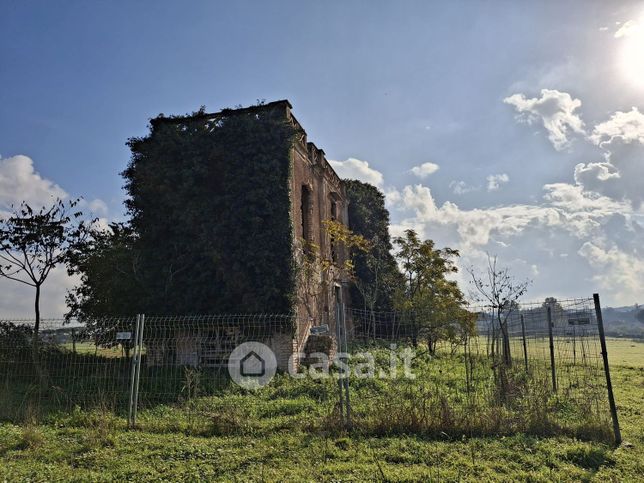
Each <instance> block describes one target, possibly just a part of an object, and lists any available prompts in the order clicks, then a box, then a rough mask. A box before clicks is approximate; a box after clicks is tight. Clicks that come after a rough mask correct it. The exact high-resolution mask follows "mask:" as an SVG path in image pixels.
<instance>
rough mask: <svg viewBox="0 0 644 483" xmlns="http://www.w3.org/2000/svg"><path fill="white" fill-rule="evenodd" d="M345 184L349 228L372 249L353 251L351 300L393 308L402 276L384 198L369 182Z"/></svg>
mask: <svg viewBox="0 0 644 483" xmlns="http://www.w3.org/2000/svg"><path fill="white" fill-rule="evenodd" d="M344 184H345V187H346V192H347V197H348V200H349V210H348V211H349V227H350V229H351V230H352V231H353V232H354V233H356V234H358V235H361V236H362V237H363V238H364V239H365V240H367V242H368V243H369V250H354V251H353V252H352V253H351V259H352V260H353V264H354V268H355V284H354V285H353V287H352V290H351V300H352V301H353V303H354V304H355V305H357V306H360V305H362V306H363V307H364V308H365V309H369V310H371V311H374V310H392V309H393V305H394V293H395V291H396V289H397V287H399V286H400V285H401V284H402V276H401V274H400V271H399V270H398V266H397V265H396V260H395V259H394V257H393V255H392V253H391V251H392V248H393V247H392V245H391V240H390V236H389V212H388V211H387V209H386V208H385V197H384V196H383V194H382V193H381V192H380V190H378V188H376V187H375V186H372V185H370V184H368V183H363V182H361V181H357V180H344Z"/></svg>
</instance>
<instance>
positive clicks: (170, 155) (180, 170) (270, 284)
mask: <svg viewBox="0 0 644 483" xmlns="http://www.w3.org/2000/svg"><path fill="white" fill-rule="evenodd" d="M294 139H295V128H294V126H293V125H292V123H291V122H289V120H288V119H287V109H286V106H285V105H284V103H280V102H278V103H271V104H267V105H263V106H256V107H253V108H248V109H239V110H234V111H233V110H224V111H222V112H221V113H218V114H215V115H213V114H207V113H205V112H203V110H202V111H199V112H196V113H194V114H192V115H189V116H176V117H165V116H163V115H161V116H159V117H157V118H155V119H152V120H151V122H150V132H149V134H148V135H147V136H145V137H142V138H133V139H131V140H130V141H129V143H128V145H129V147H130V148H131V151H132V158H131V160H130V163H129V165H128V167H127V169H126V170H125V171H124V172H123V176H124V178H125V180H126V185H125V188H126V190H127V193H128V195H129V197H128V199H127V201H126V205H127V208H128V211H129V214H130V215H131V223H132V227H133V228H134V230H135V231H136V232H137V234H138V241H137V249H138V258H139V259H138V261H137V263H138V265H139V266H138V267H137V269H136V272H137V274H138V275H137V276H138V277H139V278H140V281H141V285H142V286H143V287H144V288H145V294H144V295H143V297H144V299H145V302H144V305H145V307H142V310H145V311H146V313H150V314H152V313H157V314H199V313H211V314H212V313H257V312H264V313H267V312H271V313H290V312H292V310H293V303H294V295H293V294H294V287H295V277H294V270H293V263H292V260H293V235H292V220H291V216H290V206H291V201H290V185H291V183H290V176H291V164H292V162H291V159H290V156H291V147H292V145H293V142H294Z"/></svg>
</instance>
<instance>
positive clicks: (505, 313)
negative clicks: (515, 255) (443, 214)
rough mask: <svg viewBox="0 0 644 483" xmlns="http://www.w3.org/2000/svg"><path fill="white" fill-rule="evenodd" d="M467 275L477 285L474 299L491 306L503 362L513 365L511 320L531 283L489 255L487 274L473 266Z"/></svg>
mask: <svg viewBox="0 0 644 483" xmlns="http://www.w3.org/2000/svg"><path fill="white" fill-rule="evenodd" d="M468 272H469V274H470V277H471V281H470V283H471V284H472V285H473V286H474V291H473V293H472V298H474V300H476V301H477V302H483V303H486V304H488V305H489V307H490V309H492V311H493V314H494V319H495V321H496V323H497V325H498V327H499V329H500V331H501V338H502V342H503V361H504V363H505V365H506V366H508V367H509V366H511V365H512V357H511V354H510V335H509V333H508V318H509V317H510V314H511V313H512V312H514V311H515V310H517V309H518V303H517V301H518V300H519V299H520V298H521V297H522V296H523V295H525V293H526V292H527V290H528V286H529V285H530V280H524V281H519V280H517V279H516V278H515V277H514V276H513V275H512V274H511V273H510V269H509V268H507V267H498V263H497V257H496V255H494V256H491V255H490V254H489V253H488V255H487V267H486V271H485V273H484V274H479V272H477V271H476V269H475V268H474V267H470V268H469V269H468ZM556 303H557V302H556V300H554V299H553V300H546V304H553V305H554V304H556Z"/></svg>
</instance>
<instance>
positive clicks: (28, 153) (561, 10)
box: [0, 1, 644, 315]
mask: <svg viewBox="0 0 644 483" xmlns="http://www.w3.org/2000/svg"><path fill="white" fill-rule="evenodd" d="M643 14H644V4H641V3H637V2H601V1H563V2H555V1H545V2H510V1H496V2H483V1H481V2H477V1H462V2H459V1H451V2H441V3H439V2H424V1H423V2H411V1H400V2H393V1H391V2H383V1H364V2H358V1H342V2H340V1H337V2H301V1H300V2H286V1H276V2H259V1H257V2H216V1H209V2H197V1H195V2H163V1H155V2H152V1H149V2H117V1H115V2H85V1H83V2H81V1H77V2H73V1H62V2H18V1H15V2H12V1H5V2H3V5H2V7H0V106H2V108H1V109H0V155H1V156H2V158H0V205H2V204H4V205H7V204H9V203H10V202H15V201H20V199H22V198H30V197H31V198H30V199H32V200H34V201H40V200H45V199H46V197H47V195H48V194H51V193H58V194H60V193H66V194H68V195H69V196H80V195H82V196H83V197H84V198H85V199H86V200H87V202H88V204H89V205H90V206H91V208H93V209H94V211H95V212H96V213H97V214H98V215H99V216H101V217H104V218H106V219H118V218H121V217H122V216H123V208H122V204H121V203H122V200H123V192H122V190H121V186H122V184H123V182H122V179H121V178H120V176H119V172H120V171H121V170H123V168H124V167H125V165H126V163H127V161H128V157H129V153H128V150H127V148H126V147H125V142H126V140H127V138H128V137H131V136H137V135H142V134H144V133H145V132H146V125H147V120H148V118H150V117H152V116H155V115H157V114H158V113H161V112H163V113H165V114H178V113H186V112H189V111H193V110H196V109H198V108H199V107H200V106H201V105H205V106H206V108H207V109H208V110H211V111H216V110H219V109H221V108H224V107H231V106H234V105H238V104H242V105H249V104H253V103H255V102H256V100H257V99H266V100H267V101H271V100H276V99H282V98H287V99H289V100H290V101H291V103H292V104H293V106H294V113H295V115H296V116H297V118H298V120H299V121H300V122H301V123H302V125H303V126H304V127H305V129H306V130H307V132H308V135H309V139H311V140H312V141H314V142H315V143H316V144H317V145H318V146H319V147H321V148H323V149H324V150H325V151H326V153H327V156H328V157H329V158H330V159H332V160H336V161H337V162H336V163H334V164H335V166H336V169H337V170H338V171H339V172H340V174H341V175H345V176H354V177H359V178H362V179H367V180H377V181H378V182H380V179H382V182H380V187H381V189H383V191H384V192H385V193H386V194H387V199H388V206H389V208H390V210H391V213H392V220H393V225H394V226H393V227H392V228H393V231H394V232H399V231H400V230H402V229H403V228H405V227H414V228H416V229H417V230H419V231H420V232H422V233H423V234H424V235H425V236H427V237H430V238H434V239H436V241H437V242H438V243H439V244H442V245H450V246H455V247H458V248H461V250H462V252H463V260H462V261H461V265H462V266H467V265H469V264H474V265H479V264H480V263H481V262H482V260H483V258H484V253H485V251H489V252H491V253H497V254H498V255H499V257H500V258H501V259H502V261H503V262H504V263H505V264H507V265H509V266H511V267H512V268H513V270H515V271H516V273H517V274H518V275H520V276H522V277H523V276H525V277H530V278H532V279H533V280H534V283H533V286H532V287H531V291H530V294H529V298H532V299H538V298H542V297H544V296H547V295H555V296H559V297H572V296H585V295H588V294H590V293H592V292H593V291H599V292H600V293H602V295H603V296H604V300H605V301H606V302H608V303H612V304H627V303H634V302H636V301H640V302H642V301H644V294H643V290H642V288H641V287H642V286H644V254H643V253H642V250H643V249H642V248H641V246H643V245H644V244H643V243H642V242H644V235H643V231H644V228H643V226H644V221H643V216H644V212H643V211H642V205H641V201H642V194H641V193H643V192H644V190H642V187H643V185H644V183H643V182H642V181H641V179H644V178H640V179H638V176H639V175H643V176H644V167H643V165H644V148H643V147H642V144H644V122H643V121H642V119H641V117H642V114H641V112H642V111H644V42H642V39H643V38H644V34H643V33H642V29H641V28H640V25H641V23H642V15H643ZM642 28H644V27H642ZM638 74H642V75H641V76H640V75H638ZM633 108H635V109H633ZM620 114H621V115H620ZM425 163H431V164H426V165H425V168H424V169H421V168H419V167H420V166H422V165H423V164H425ZM434 165H435V166H438V169H436V168H435V167H434ZM414 167H417V169H416V174H414V171H413V168H414ZM380 175H381V177H380ZM3 177H4V180H3ZM3 190H4V191H3ZM0 209H1V206H0ZM626 269H628V270H626ZM70 283H71V282H70V281H69V280H67V279H66V278H65V276H64V274H63V273H59V274H56V275H55V276H54V278H53V279H52V280H51V281H50V287H49V288H47V287H46V289H45V290H48V292H47V293H48V294H49V295H48V296H47V297H48V298H46V301H45V304H46V310H45V312H46V313H47V314H49V315H60V314H61V313H62V312H63V311H64V304H62V293H64V287H66V286H69V284H70ZM2 287H6V289H5V290H4V292H3V293H4V295H0V307H1V308H2V309H3V312H9V313H12V314H22V313H25V314H28V312H29V310H30V304H31V302H30V300H29V299H28V298H25V303H22V302H21V301H20V300H22V299H23V298H24V297H22V295H21V294H22V293H23V292H21V291H20V290H21V289H20V288H16V287H13V286H11V287H9V286H7V285H6V283H5V282H2Z"/></svg>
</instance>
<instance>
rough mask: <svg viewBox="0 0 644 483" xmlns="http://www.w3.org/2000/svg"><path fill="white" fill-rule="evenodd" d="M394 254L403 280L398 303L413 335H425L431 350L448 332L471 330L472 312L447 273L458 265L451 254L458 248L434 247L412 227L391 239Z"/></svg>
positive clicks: (453, 271)
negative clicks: (406, 317)
mask: <svg viewBox="0 0 644 483" xmlns="http://www.w3.org/2000/svg"><path fill="white" fill-rule="evenodd" d="M394 244H395V245H396V246H397V247H398V252H397V253H396V257H397V258H398V260H399V262H400V264H401V266H402V269H403V275H404V278H405V282H404V285H403V287H402V288H401V290H399V294H398V301H397V307H398V308H399V309H402V310H404V311H407V312H411V320H410V321H411V322H412V325H413V333H412V339H413V342H414V344H416V343H417V339H418V337H419V336H421V335H423V336H424V337H425V338H426V339H427V343H428V347H429V350H430V352H431V353H433V352H434V351H435V350H436V344H437V342H438V341H440V340H442V339H447V338H449V337H450V336H457V334H462V333H467V334H471V333H472V331H473V320H474V319H473V316H472V314H470V313H469V312H468V311H467V310H466V309H465V298H464V296H463V293H462V292H461V290H460V289H459V288H458V285H457V283H456V282H455V281H453V280H448V278H447V276H448V275H449V274H452V273H456V272H457V271H458V268H457V267H456V265H455V263H454V258H456V257H458V256H459V252H458V250H454V249H451V248H443V249H436V248H435V246H434V242H433V241H432V240H424V241H423V240H421V239H420V238H419V237H418V234H417V233H416V232H415V231H414V230H406V231H405V234H404V236H403V237H397V238H395V239H394Z"/></svg>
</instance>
